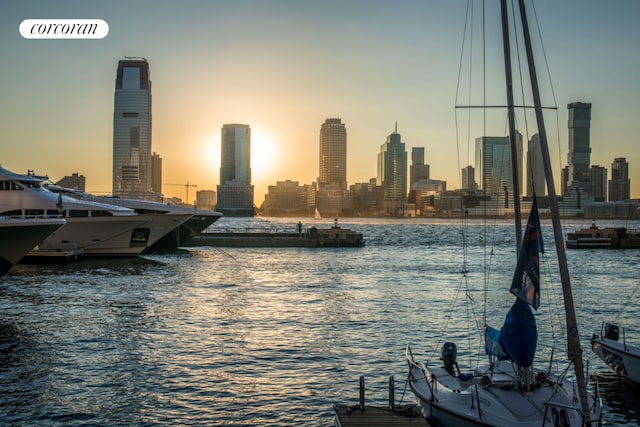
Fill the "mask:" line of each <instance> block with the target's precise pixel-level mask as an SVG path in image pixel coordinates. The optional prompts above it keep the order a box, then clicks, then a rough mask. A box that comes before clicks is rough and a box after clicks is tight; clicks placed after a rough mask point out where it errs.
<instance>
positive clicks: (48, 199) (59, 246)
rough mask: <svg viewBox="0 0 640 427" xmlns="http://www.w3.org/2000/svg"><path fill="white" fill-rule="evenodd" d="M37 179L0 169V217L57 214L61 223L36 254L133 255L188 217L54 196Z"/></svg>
mask: <svg viewBox="0 0 640 427" xmlns="http://www.w3.org/2000/svg"><path fill="white" fill-rule="evenodd" d="M43 181H44V178H43V177H36V176H33V175H21V174H17V173H14V172H11V171H9V170H7V169H4V168H1V167H0V215H4V216H9V217H17V218H28V217H43V218H47V217H63V218H65V219H66V221H67V224H66V225H65V226H64V227H62V228H61V229H59V230H58V231H56V232H54V233H53V234H52V235H51V236H49V237H48V238H46V239H45V240H44V241H43V242H42V244H40V245H39V247H38V249H37V251H39V252H38V253H39V254H43V253H45V252H65V251H72V250H81V251H82V252H83V255H84V256H135V255H139V254H140V253H141V252H142V251H144V250H145V249H146V248H147V247H149V246H150V245H152V244H153V243H155V242H156V241H157V240H158V239H159V238H161V237H162V236H164V235H165V234H167V233H168V232H169V231H171V230H173V229H175V228H176V227H178V226H179V225H180V224H182V223H183V222H184V221H186V220H187V219H189V218H190V217H191V215H192V214H182V215H150V214H138V213H136V212H134V210H133V209H129V208H124V207H120V206H115V205H111V204H106V203H99V202H95V201H89V200H78V199H75V198H72V197H69V196H66V195H64V194H62V193H57V194H56V193H54V192H52V191H50V190H48V189H46V188H44V187H43V186H42V185H41V184H42V182H43ZM34 252H36V251H32V252H31V254H33V253H34Z"/></svg>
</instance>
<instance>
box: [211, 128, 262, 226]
mask: <svg viewBox="0 0 640 427" xmlns="http://www.w3.org/2000/svg"><path fill="white" fill-rule="evenodd" d="M220 149H221V161H220V185H218V205H217V207H216V210H217V211H219V212H222V213H223V214H225V215H231V216H253V215H254V209H253V185H251V128H250V127H249V125H242V124H226V125H223V126H222V137H221V144H220Z"/></svg>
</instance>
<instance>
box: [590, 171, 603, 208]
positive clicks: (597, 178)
mask: <svg viewBox="0 0 640 427" xmlns="http://www.w3.org/2000/svg"><path fill="white" fill-rule="evenodd" d="M591 195H592V196H593V200H594V201H596V202H604V201H606V200H607V168H605V167H603V166H598V165H593V166H591Z"/></svg>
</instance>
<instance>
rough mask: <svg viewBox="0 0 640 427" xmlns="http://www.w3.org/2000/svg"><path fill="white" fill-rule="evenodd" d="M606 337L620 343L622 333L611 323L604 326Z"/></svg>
mask: <svg viewBox="0 0 640 427" xmlns="http://www.w3.org/2000/svg"><path fill="white" fill-rule="evenodd" d="M604 337H605V338H608V339H610V340H613V341H618V338H620V331H619V329H618V327H617V326H616V325H612V324H610V323H605V324H604Z"/></svg>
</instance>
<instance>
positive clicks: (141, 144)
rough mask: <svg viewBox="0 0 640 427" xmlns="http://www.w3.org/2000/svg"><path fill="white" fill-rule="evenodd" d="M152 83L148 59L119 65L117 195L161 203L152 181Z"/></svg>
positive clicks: (115, 130) (115, 120) (115, 136)
mask: <svg viewBox="0 0 640 427" xmlns="http://www.w3.org/2000/svg"><path fill="white" fill-rule="evenodd" d="M151 174H152V172H151V80H149V63H148V62H147V60H146V59H144V58H136V59H132V58H127V59H123V60H121V61H119V62H118V70H117V75H116V88H115V95H114V111H113V194H114V195H116V196H123V197H131V198H138V199H147V200H159V199H160V194H158V193H156V192H154V191H153V189H152V177H151Z"/></svg>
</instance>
